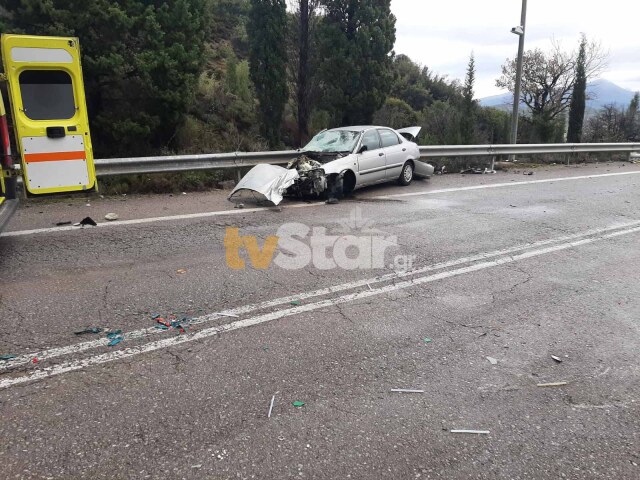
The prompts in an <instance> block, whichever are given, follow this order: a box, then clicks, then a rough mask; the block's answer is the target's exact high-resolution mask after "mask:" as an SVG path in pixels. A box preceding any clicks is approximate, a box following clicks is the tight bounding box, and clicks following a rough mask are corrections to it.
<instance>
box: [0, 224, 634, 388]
mask: <svg viewBox="0 0 640 480" xmlns="http://www.w3.org/2000/svg"><path fill="white" fill-rule="evenodd" d="M638 232H640V227H636V228H631V229H628V230H624V231H618V232H613V233H610V234H607V235H602V236H600V237H592V238H586V239H582V240H577V241H573V242H566V243H562V244H560V245H555V246H552V247H547V248H542V249H539V250H534V251H527V252H524V253H522V254H520V255H512V256H507V257H502V258H498V259H496V260H493V261H490V262H482V263H476V264H474V265H470V266H467V267H463V268H459V269H457V270H448V271H446V272H441V273H437V274H434V275H428V276H424V277H418V278H414V279H411V280H406V281H404V282H399V283H395V284H391V285H385V286H383V287H380V288H376V289H374V290H363V291H361V292H357V293H351V294H348V295H343V296H342V297H337V298H335V299H326V300H322V301H319V302H316V303H309V304H306V305H300V306H297V307H294V308H288V309H284V310H278V311H275V312H271V313H266V314H263V315H258V316H255V317H252V318H247V319H244V320H237V321H235V322H231V323H228V324H225V325H220V326H215V327H210V328H206V329H203V330H200V331H199V332H195V333H192V334H185V335H180V336H177V337H169V338H165V339H163V340H158V341H155V342H150V343H147V344H145V345H140V346H135V347H130V348H124V349H122V350H117V351H113V352H107V353H103V354H101V355H96V356H94V357H90V358H86V359H82V360H77V361H69V362H65V363H61V364H58V365H54V366H52V367H47V368H44V369H40V370H35V371H32V372H30V373H28V374H25V375H22V376H19V377H14V378H7V379H4V380H0V389H2V388H7V387H11V386H15V385H20V384H23V383H27V382H32V381H35V380H42V379H44V378H48V377H53V376H56V375H61V374H64V373H68V372H73V371H76V370H81V369H84V368H87V367H90V366H95V365H101V364H104V363H109V362H113V361H116V360H122V359H125V358H130V357H133V356H136V355H140V354H143V353H149V352H153V351H156V350H160V349H163V348H168V347H174V346H177V345H181V344H184V343H189V342H194V341H197V340H202V339H205V338H209V337H211V336H214V335H218V334H220V333H223V332H231V331H234V330H239V329H241V328H247V327H251V326H254V325H260V324H263V323H267V322H271V321H273V320H278V319H282V318H286V317H290V316H293V315H299V314H301V313H306V312H312V311H315V310H319V309H322V308H327V307H333V306H336V305H340V304H344V303H349V302H354V301H357V300H363V299H366V298H370V297H374V296H378V295H383V294H386V293H390V292H394V291H397V290H403V289H406V288H410V287H415V286H418V285H423V284H426V283H430V282H435V281H438V280H444V279H448V278H452V277H456V276H459V275H464V274H468V273H472V272H477V271H480V270H484V269H487V268H492V267H497V266H500V265H506V264H510V263H514V262H518V261H520V260H525V259H528V258H534V257H538V256H541V255H546V254H550V253H555V252H559V251H562V250H567V249H569V248H575V247H579V246H583V245H588V244H591V243H594V242H598V241H602V240H606V239H609V238H615V237H619V236H622V235H629V234H632V233H638Z"/></svg>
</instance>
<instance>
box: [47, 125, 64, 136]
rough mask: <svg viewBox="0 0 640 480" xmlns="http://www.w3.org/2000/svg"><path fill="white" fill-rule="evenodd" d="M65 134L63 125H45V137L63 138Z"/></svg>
mask: <svg viewBox="0 0 640 480" xmlns="http://www.w3.org/2000/svg"><path fill="white" fill-rule="evenodd" d="M65 135H66V133H65V129H64V127H47V137H49V138H63V137H64V136H65Z"/></svg>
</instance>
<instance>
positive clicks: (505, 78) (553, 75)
mask: <svg viewBox="0 0 640 480" xmlns="http://www.w3.org/2000/svg"><path fill="white" fill-rule="evenodd" d="M607 57H608V53H606V52H604V51H603V50H602V47H601V45H600V43H599V42H595V41H590V42H587V43H586V46H585V64H584V65H585V73H586V78H587V80H589V79H592V78H597V77H598V75H599V74H600V73H602V71H603V70H604V68H605V67H606V61H607ZM576 58H577V55H576V53H575V52H567V51H564V50H563V49H562V47H561V45H560V44H559V43H558V42H555V41H554V42H553V45H552V48H551V50H550V51H548V52H545V51H543V50H541V49H539V48H536V49H534V50H528V51H527V52H525V54H524V57H523V68H522V86H521V95H520V101H521V102H522V103H524V104H525V105H526V106H527V107H528V108H529V110H530V112H531V115H532V121H533V122H534V123H535V124H536V125H537V129H538V130H539V132H540V140H542V141H546V139H547V138H548V137H549V132H548V130H549V125H550V124H552V123H553V122H554V121H555V120H556V119H557V117H558V116H559V115H560V114H562V113H564V112H565V111H566V110H567V109H568V108H569V105H570V103H571V94H572V91H573V87H574V85H575V81H576V66H577V65H576ZM515 78H516V60H515V59H513V60H507V61H506V62H505V63H504V64H503V65H502V75H501V76H500V78H498V80H496V85H497V86H498V87H501V88H507V89H508V90H509V91H510V92H513V91H514V87H515Z"/></svg>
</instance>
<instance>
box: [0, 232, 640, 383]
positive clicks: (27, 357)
mask: <svg viewBox="0 0 640 480" xmlns="http://www.w3.org/2000/svg"><path fill="white" fill-rule="evenodd" d="M635 226H640V221H633V222H626V223H620V224H616V225H611V226H609V227H604V228H597V229H591V230H587V231H584V232H581V233H576V234H572V235H563V236H561V237H556V238H551V239H547V240H540V241H537V242H533V243H528V244H522V245H516V246H513V247H509V248H505V249H501V250H494V251H491V252H485V253H479V254H477V255H471V256H468V257H462V258H458V259H455V260H449V261H446V262H440V263H436V264H433V265H428V266H426V267H420V268H417V269H414V270H409V271H407V272H394V273H388V274H385V275H380V276H377V277H373V278H368V279H363V280H357V281H354V282H348V283H343V284H339V285H334V286H331V287H326V288H321V289H318V290H313V291H310V292H301V293H298V294H294V295H290V296H286V297H281V298H276V299H273V300H267V301H264V302H260V303H254V304H250V305H244V306H242V307H237V308H234V309H229V310H225V311H222V312H214V313H211V314H208V315H203V316H201V317H197V318H194V319H192V320H191V322H189V323H190V325H200V324H204V323H209V322H212V321H215V320H218V319H220V318H222V317H238V316H239V315H243V314H246V313H250V312H254V311H258V310H265V309H267V308H273V307H277V306H280V305H284V304H288V303H290V302H292V301H294V300H307V299H310V298H315V297H321V296H325V295H330V294H333V293H339V292H344V291H347V290H353V289H356V288H361V287H367V288H368V289H369V290H370V291H373V288H372V287H371V284H378V283H382V282H387V281H391V280H394V279H396V278H406V277H410V276H415V275H419V274H422V273H427V272H433V271H436V270H442V269H445V268H449V267H456V266H459V265H464V264H466V263H472V262H476V261H479V260H487V259H489V258H494V257H499V256H502V255H509V254H512V253H516V252H520V251H522V250H529V249H535V248H539V247H543V246H547V245H551V244H554V243H560V242H568V241H572V240H576V239H581V238H584V237H589V236H593V235H600V234H603V233H607V232H612V231H614V230H621V229H625V228H631V227H635ZM159 333H166V332H164V331H162V330H159V329H157V328H155V326H154V327H150V328H144V329H140V330H134V331H132V332H128V333H125V334H124V337H125V339H126V340H135V339H139V338H145V337H148V336H151V335H156V334H159ZM108 343H109V340H108V339H106V338H99V339H96V340H90V341H87V342H81V343H76V344H74V345H69V346H64V347H55V348H50V349H45V350H41V351H39V352H33V353H28V354H24V355H19V356H18V357H16V358H14V359H12V360H8V361H5V362H2V363H0V371H2V370H7V369H9V368H13V367H16V366H19V365H25V364H28V363H30V362H31V361H32V359H33V358H37V359H38V361H39V362H42V361H44V360H48V359H51V358H56V357H61V356H67V355H72V354H76V353H80V352H84V351H87V350H91V349H94V348H99V347H104V346H106V345H107V344H108Z"/></svg>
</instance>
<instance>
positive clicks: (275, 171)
mask: <svg viewBox="0 0 640 480" xmlns="http://www.w3.org/2000/svg"><path fill="white" fill-rule="evenodd" d="M299 176H300V175H299V174H298V171H297V170H295V169H293V170H288V169H286V168H283V167H278V166H277V165H267V164H261V165H256V166H255V167H253V168H252V169H251V170H249V173H247V174H246V175H245V176H244V177H243V178H242V180H240V182H239V183H238V185H237V186H236V188H234V189H233V191H232V192H231V193H230V194H229V197H228V199H229V200H231V201H235V200H242V199H247V198H248V199H253V200H257V201H265V200H266V201H269V202H271V203H273V204H274V205H278V204H279V203H280V202H282V198H283V195H284V192H285V191H286V190H287V188H289V187H290V186H291V185H293V183H294V182H295V181H296V180H297V179H298V178H299Z"/></svg>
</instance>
